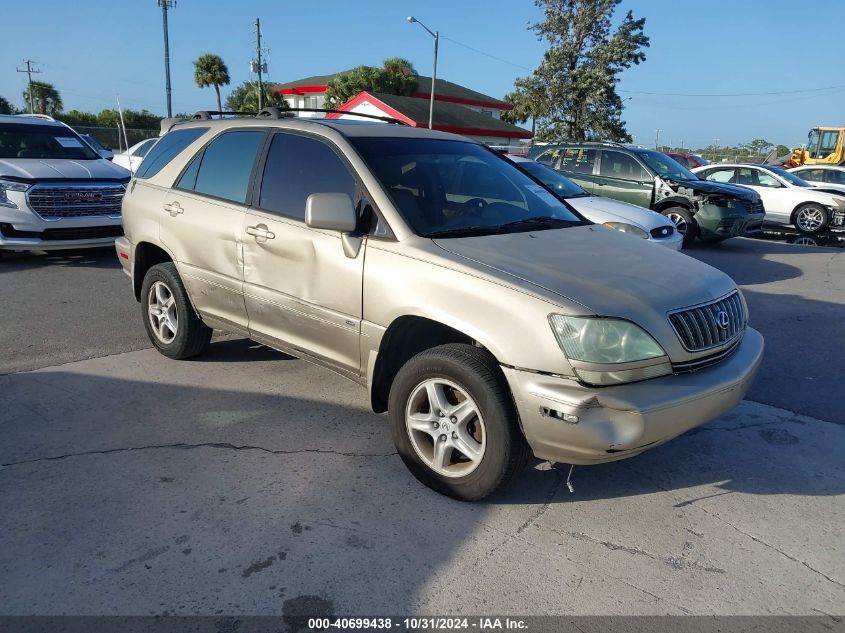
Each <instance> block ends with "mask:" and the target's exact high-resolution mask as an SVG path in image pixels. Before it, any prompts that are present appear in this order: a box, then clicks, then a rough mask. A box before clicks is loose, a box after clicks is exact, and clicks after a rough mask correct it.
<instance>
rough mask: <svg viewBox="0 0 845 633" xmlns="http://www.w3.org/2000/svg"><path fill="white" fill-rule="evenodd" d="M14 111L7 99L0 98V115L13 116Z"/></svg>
mask: <svg viewBox="0 0 845 633" xmlns="http://www.w3.org/2000/svg"><path fill="white" fill-rule="evenodd" d="M14 113H15V109H14V108H13V107H12V104H11V103H9V100H8V99H4V98H3V97H0V114H14Z"/></svg>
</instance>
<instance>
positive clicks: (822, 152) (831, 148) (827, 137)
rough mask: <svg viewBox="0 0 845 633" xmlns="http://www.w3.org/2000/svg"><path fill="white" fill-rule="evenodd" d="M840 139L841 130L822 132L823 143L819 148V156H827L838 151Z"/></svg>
mask: <svg viewBox="0 0 845 633" xmlns="http://www.w3.org/2000/svg"><path fill="white" fill-rule="evenodd" d="M838 141H839V132H824V133H823V134H822V144H821V148H820V149H819V157H822V158H823V157H825V156H827V155H828V154H832V153H833V152H835V151H836V143H837V142H838Z"/></svg>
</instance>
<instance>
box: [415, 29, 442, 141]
mask: <svg viewBox="0 0 845 633" xmlns="http://www.w3.org/2000/svg"><path fill="white" fill-rule="evenodd" d="M414 22H416V23H417V24H419V25H420V26H421V27H423V28H424V29H425V30H426V31H428V34H429V35H431V37H433V38H434V67H433V69H432V72H431V95H430V102H429V105H428V129H429V130H431V129H432V128H433V127H434V82H435V81H437V48H438V45H439V44H440V31H432V30H431V29H430V28H428V27H427V26H426V25H425V24H423V23H422V22H420V21H419V20H417V19H416V18H415V17H414V16H412V15H410V16H408V23H409V24H413V23H414Z"/></svg>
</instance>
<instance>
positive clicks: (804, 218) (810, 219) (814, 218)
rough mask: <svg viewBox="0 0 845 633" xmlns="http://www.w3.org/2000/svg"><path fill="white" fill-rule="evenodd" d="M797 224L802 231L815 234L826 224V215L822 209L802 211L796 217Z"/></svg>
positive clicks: (811, 208) (813, 208) (808, 208)
mask: <svg viewBox="0 0 845 633" xmlns="http://www.w3.org/2000/svg"><path fill="white" fill-rule="evenodd" d="M795 224H797V225H798V228H799V229H801V230H802V231H805V232H807V233H813V232H815V231H818V230H819V229H820V228H821V227H822V224H824V214H823V213H822V212H821V209H816V208H815V207H807V208H806V209H801V210H800V211H799V212H798V215H796V216H795Z"/></svg>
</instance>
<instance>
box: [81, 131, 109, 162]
mask: <svg viewBox="0 0 845 633" xmlns="http://www.w3.org/2000/svg"><path fill="white" fill-rule="evenodd" d="M79 138H81V139H82V140H83V141H85V142H86V143H88V145H90V146H91V149H93V150H94V151H95V152H97V153H98V154H99V155H100V156H101V157H102V158H105V159H106V160H111V159H112V158H113V157H114V152H112V151H111V150H110V149H106V148H105V147H103V146H102V145H100V142H99V141H98V140H97V139H95V138H94V137H93V136H91V135H90V134H80V135H79Z"/></svg>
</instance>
